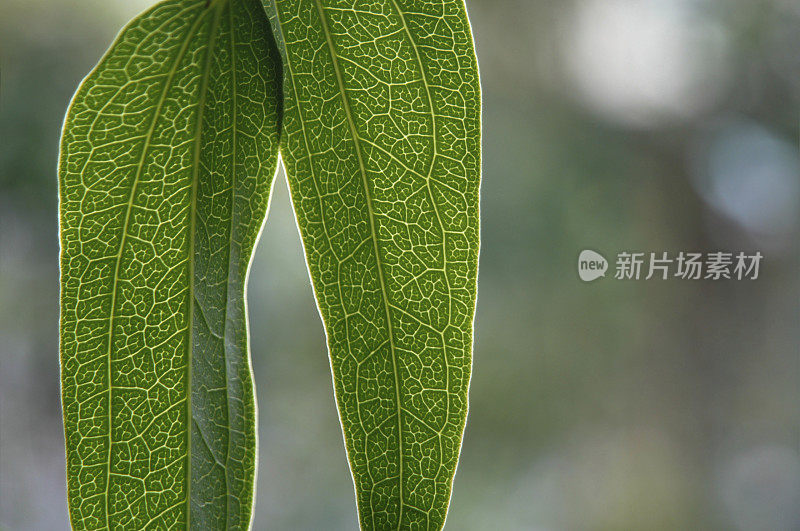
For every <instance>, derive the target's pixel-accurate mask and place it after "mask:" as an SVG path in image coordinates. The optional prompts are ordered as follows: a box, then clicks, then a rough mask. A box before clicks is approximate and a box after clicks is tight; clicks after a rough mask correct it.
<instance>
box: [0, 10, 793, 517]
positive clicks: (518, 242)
mask: <svg viewBox="0 0 800 531" xmlns="http://www.w3.org/2000/svg"><path fill="white" fill-rule="evenodd" d="M148 4H149V2H147V1H144V0H136V1H131V0H125V1H123V0H81V1H80V2H66V1H58V0H2V2H0V67H1V68H2V75H1V76H0V528H3V529H9V530H60V529H66V528H67V526H68V524H67V512H66V501H65V488H64V469H63V467H64V454H63V451H64V449H63V438H62V432H61V429H62V426H61V417H60V404H59V388H58V351H57V337H58V335H57V334H58V330H57V322H58V321H57V319H58V299H57V296H58V261H57V258H58V240H57V217H56V208H57V198H56V172H55V168H56V158H57V148H58V137H59V129H60V125H61V120H62V117H63V114H64V111H65V109H66V106H67V103H68V101H69V99H70V96H71V94H72V92H73V90H74V89H75V87H76V86H77V84H78V82H79V81H80V79H81V78H82V77H83V75H85V74H86V72H88V70H89V69H90V68H91V67H92V65H93V64H94V62H95V61H96V60H97V59H98V57H99V56H100V54H101V53H102V52H103V50H104V49H105V48H106V47H107V46H108V44H109V43H110V42H111V39H112V38H113V37H114V35H115V33H116V31H117V30H118V29H119V28H120V27H121V26H122V24H124V23H125V21H126V20H128V19H129V18H130V17H131V16H133V15H134V14H135V13H136V12H138V11H140V10H141V9H143V8H145V7H146V6H147V5H148ZM468 5H469V8H470V14H471V16H472V20H473V25H474V32H475V38H476V42H477V48H478V55H479V60H480V65H481V70H482V79H483V88H484V104H485V115H484V128H485V130H484V145H485V153H484V155H485V171H484V177H483V178H484V180H483V204H482V215H483V248H482V256H481V269H480V294H479V302H478V310H477V330H476V338H477V342H476V345H475V355H474V375H473V380H472V388H471V409H470V416H469V421H468V425H467V430H466V435H465V439H464V446H463V453H462V459H461V464H460V467H459V470H458V474H457V476H456V483H455V490H454V496H453V501H452V506H451V511H450V516H449V520H448V523H449V528H450V529H455V530H473V529H474V530H483V529H504V530H506V529H508V530H513V529H570V530H573V529H587V530H594V529H597V530H602V529H608V530H616V529H642V530H647V529H740V530H758V529H765V530H766V529H769V530H784V529H786V530H788V529H798V528H800V514H799V511H800V454H798V448H800V406H799V405H800V386H798V377H800V363H799V361H800V356H798V345H800V337H799V336H798V326H797V325H798V322H800V321H799V320H798V317H800V316H799V315H798V301H799V300H800V297H799V296H800V289H799V286H798V267H799V266H800V264H799V263H798V257H799V255H800V253H798V241H800V240H799V239H798V236H800V231H799V230H798V219H799V218H800V204H799V203H800V159H799V158H798V150H797V143H798V139H797V124H798V103H800V101H798V94H800V75H798V74H799V73H800V59H798V58H800V55H799V54H798V50H800V7H798V3H797V2H795V1H793V0H716V1H715V0H672V1H669V2H665V1H663V0H580V1H578V0H562V1H558V2H555V1H545V0H538V1H532V0H468ZM584 248H590V249H595V250H598V251H600V252H602V253H604V254H605V255H606V257H608V258H609V259H611V260H613V257H614V256H615V255H616V254H617V253H618V252H620V251H625V250H639V251H657V252H661V251H669V252H671V253H676V252H678V251H691V250H699V251H704V252H709V251H715V250H729V251H734V252H737V251H748V252H751V251H755V250H760V251H761V252H762V254H763V255H764V257H765V258H764V262H763V264H762V268H761V274H760V278H759V279H758V280H757V281H754V282H753V281H741V282H737V281H717V282H712V281H687V280H676V279H672V280H667V281H656V280H651V281H644V280H640V281H627V282H623V281H618V280H614V279H613V278H604V279H599V280H597V281H595V282H593V283H591V284H585V283H582V282H581V281H580V280H579V279H578V277H577V272H576V261H577V256H578V253H579V252H580V251H581V250H582V249H584ZM249 300H250V303H249V305H250V323H251V331H252V352H253V365H254V367H255V373H256V383H257V390H258V399H259V434H260V450H259V452H260V453H259V455H260V457H259V459H260V461H259V473H258V490H257V504H256V517H255V528H256V529H278V530H283V529H290V530H295V529H297V530H304V529H308V530H316V529H331V530H335V529H354V528H355V526H356V517H355V506H354V497H353V492H352V482H351V479H350V476H349V471H348V468H347V463H346V460H345V454H344V448H343V445H342V438H341V432H340V428H339V425H338V418H337V415H336V409H335V405H334V400H333V392H332V388H331V381H330V370H329V366H328V361H327V355H326V352H325V341H324V336H323V330H322V326H321V324H320V321H319V317H318V315H317V311H316V308H315V305H314V299H313V296H312V293H311V288H310V286H309V282H308V277H307V273H306V269H305V265H304V261H303V255H302V249H301V246H300V240H299V237H298V234H297V230H296V228H295V224H294V220H293V219H292V213H291V209H290V206H289V200H288V195H287V192H286V185H285V182H284V181H283V177H282V175H281V176H280V178H279V180H278V181H277V183H276V186H275V191H274V196H273V199H272V209H271V212H270V218H269V220H268V224H267V228H266V230H265V231H264V234H263V237H262V238H261V243H260V246H259V248H258V251H257V255H256V258H255V261H254V264H253V269H252V272H251V280H250V299H249Z"/></svg>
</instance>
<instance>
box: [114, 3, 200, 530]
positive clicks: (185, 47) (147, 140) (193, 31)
mask: <svg viewBox="0 0 800 531" xmlns="http://www.w3.org/2000/svg"><path fill="white" fill-rule="evenodd" d="M198 5H199V4H198ZM204 14H205V11H202V12H201V13H200V14H199V15H198V17H197V19H196V20H195V21H194V23H193V24H192V26H191V28H190V29H189V31H188V33H187V36H186V39H185V40H184V41H183V43H182V44H181V47H180V48H179V49H178V53H177V54H176V55H175V60H174V62H173V63H172V67H171V68H170V71H169V73H168V75H167V78H166V79H165V80H164V87H163V89H162V91H161V95H160V96H159V99H158V103H157V105H156V110H155V112H154V113H153V119H152V121H151V122H150V126H149V129H148V131H147V134H146V136H145V138H144V145H143V146H142V155H141V157H140V159H139V164H138V165H137V168H136V174H135V175H134V178H133V183H132V186H131V193H130V194H129V196H128V201H127V207H126V210H125V218H124V220H123V222H122V227H123V230H122V237H121V238H120V245H119V250H118V251H117V255H116V257H115V260H116V263H115V265H114V279H113V281H112V284H111V286H112V288H111V315H110V317H109V324H108V336H109V337H108V351H107V352H106V357H107V358H108V363H107V371H106V377H107V378H108V460H107V463H106V489H105V515H106V527H107V528H110V520H111V510H110V509H111V506H110V496H109V495H110V491H111V456H112V445H113V395H112V393H113V389H114V386H113V380H112V371H111V352H112V350H113V346H114V320H115V317H116V314H115V312H116V299H117V287H118V284H119V272H120V265H121V263H122V253H123V250H124V249H125V244H126V243H127V236H128V228H129V224H130V218H131V210H133V198H134V197H135V196H136V192H137V189H138V186H139V181H140V179H141V176H142V171H143V169H144V161H145V158H146V157H147V153H148V151H149V149H150V147H151V142H152V139H153V133H154V132H155V129H156V123H157V122H158V119H159V117H160V116H161V111H162V109H163V106H164V103H165V102H166V100H167V94H168V93H169V90H170V88H171V87H172V81H173V80H174V77H175V74H176V73H177V71H178V65H180V63H181V62H182V61H183V59H184V57H186V51H187V50H188V48H189V43H190V42H191V41H192V38H194V36H195V34H196V32H197V28H198V27H199V25H200V22H201V20H202V19H203V16H204ZM187 402H188V398H187Z"/></svg>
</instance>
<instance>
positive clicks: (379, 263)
mask: <svg viewBox="0 0 800 531" xmlns="http://www.w3.org/2000/svg"><path fill="white" fill-rule="evenodd" d="M314 4H315V5H316V7H317V11H318V12H319V17H320V22H321V26H322V31H323V33H324V34H325V41H326V43H327V45H328V49H329V51H330V54H331V61H332V63H333V69H334V72H335V73H336V82H337V84H338V86H339V93H340V95H341V97H342V105H343V106H344V111H345V115H346V117H347V123H348V126H349V129H350V134H351V136H352V138H353V144H354V146H355V150H356V156H357V158H358V166H359V170H360V173H361V178H362V182H363V185H364V195H365V197H366V203H367V212H368V214H369V226H370V232H371V233H372V242H373V249H374V252H375V264H376V267H377V269H378V279H379V280H380V287H381V299H382V301H383V308H384V311H385V315H386V326H387V328H388V331H389V347H390V350H391V355H392V370H393V373H394V374H393V376H394V390H395V399H396V400H397V442H398V445H397V454H398V491H399V494H400V504H399V505H400V512H399V514H398V516H397V529H400V525H401V522H402V520H403V506H404V505H405V502H404V500H403V429H402V426H403V425H402V410H403V408H402V405H401V403H400V381H399V374H398V371H397V353H396V348H395V345H394V330H393V327H392V318H391V312H390V309H389V308H390V304H389V297H388V293H387V291H386V281H385V279H384V272H383V262H382V260H381V255H380V251H379V249H378V232H377V230H376V229H375V212H374V210H373V207H372V193H371V191H370V188H369V181H368V180H367V174H366V169H365V166H364V160H363V155H362V149H361V142H360V138H359V135H358V132H357V130H356V126H355V122H354V121H353V116H352V110H351V108H350V102H349V100H348V97H347V93H346V91H345V87H344V79H343V78H342V74H341V71H340V68H339V60H338V55H337V53H336V48H335V47H334V44H333V39H332V36H331V32H330V28H329V27H328V19H327V16H326V15H325V10H324V9H323V7H322V4H321V3H320V0H314ZM362 429H363V426H362ZM373 517H374V512H373Z"/></svg>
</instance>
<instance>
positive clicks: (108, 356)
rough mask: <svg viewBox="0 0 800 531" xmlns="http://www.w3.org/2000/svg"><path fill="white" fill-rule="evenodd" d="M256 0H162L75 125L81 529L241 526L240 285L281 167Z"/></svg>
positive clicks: (71, 311) (71, 365) (65, 275)
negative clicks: (278, 165)
mask: <svg viewBox="0 0 800 531" xmlns="http://www.w3.org/2000/svg"><path fill="white" fill-rule="evenodd" d="M280 105H281V102H280V58H279V56H278V55H277V50H275V47H274V42H273V40H272V37H271V31H270V28H269V22H268V20H267V18H266V15H265V14H264V11H263V8H262V6H261V5H260V3H259V2H258V0H214V1H211V2H207V0H167V1H164V2H161V3H159V4H158V5H157V6H155V7H154V8H152V9H151V10H149V11H147V12H146V13H144V14H143V15H141V16H139V17H138V18H136V19H135V20H134V21H133V22H131V23H130V24H129V25H128V26H127V27H126V28H125V29H124V30H123V31H122V32H121V33H120V35H119V37H118V38H117V40H116V41H115V43H114V44H113V45H112V47H111V49H110V50H109V51H108V52H107V54H106V55H105V57H104V58H103V59H102V60H101V61H100V63H99V65H98V66H97V67H96V68H95V70H94V71H93V72H92V73H91V74H90V75H89V76H88V77H87V78H86V79H85V80H84V82H83V83H82V85H81V86H80V88H79V89H78V92H77V93H76V95H75V97H74V99H73V102H72V104H71V106H70V109H69V112H68V114H67V117H66V120H65V123H64V131H63V138H62V146H61V148H62V152H61V159H60V167H59V180H60V201H61V202H60V221H61V290H62V291H61V379H62V399H63V409H64V429H65V434H66V442H67V476H68V494H69V507H70V514H71V520H72V524H73V526H74V528H76V529H101V528H114V529H123V528H124V529H156V528H157V529H175V528H188V527H190V526H191V528H193V529H221V528H226V527H227V528H231V529H243V528H247V526H248V525H249V523H250V518H251V516H250V513H251V508H252V501H253V478H254V472H255V465H256V453H255V452H256V432H255V401H254V396H253V383H252V379H251V373H250V360H249V350H248V346H247V317H246V306H245V285H246V282H247V280H246V279H247V273H248V270H249V262H250V258H251V254H252V250H253V246H254V245H255V242H256V240H257V238H258V234H259V230H260V227H261V225H262V222H263V219H264V217H265V214H266V210H267V202H268V199H269V193H270V186H271V182H272V179H273V177H274V172H275V168H276V164H277V147H278V129H279V125H278V124H279V117H280Z"/></svg>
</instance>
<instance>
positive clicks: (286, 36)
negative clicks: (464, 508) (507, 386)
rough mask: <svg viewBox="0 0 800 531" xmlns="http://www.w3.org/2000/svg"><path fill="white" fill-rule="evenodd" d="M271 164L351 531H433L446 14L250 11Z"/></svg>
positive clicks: (376, 6) (461, 123)
mask: <svg viewBox="0 0 800 531" xmlns="http://www.w3.org/2000/svg"><path fill="white" fill-rule="evenodd" d="M266 5H267V7H268V11H270V18H271V22H272V23H273V29H274V30H275V35H276V39H277V42H278V47H279V48H280V49H281V52H282V55H283V60H284V98H285V114H284V125H283V137H282V139H281V150H282V158H283V160H284V162H285V165H286V170H287V175H288V180H289V185H290V188H291V194H292V200H293V202H294V208H295V212H296V215H297V219H298V224H299V227H300V230H301V233H302V237H303V242H304V245H305V250H306V257H307V261H308V266H309V271H310V275H311V278H312V281H313V284H314V289H315V292H316V296H317V301H318V305H319V309H320V313H321V315H322V318H323V320H324V323H325V327H326V331H327V337H328V346H329V354H330V359H331V365H332V370H333V381H334V388H335V392H336V398H337V401H338V406H339V413H340V416H341V421H342V426H343V430H344V438H345V445H346V448H347V452H348V457H349V460H350V465H351V470H352V473H353V479H354V482H355V487H356V497H357V501H358V508H359V516H360V521H361V526H362V527H363V528H365V529H438V528H440V527H442V526H443V525H444V520H445V516H446V512H447V508H448V504H449V500H450V493H451V488H452V480H453V475H454V474H455V470H456V464H457V461H458V455H459V451H460V446H461V437H462V433H463V429H464V423H465V421H466V416H467V388H468V384H469V378H470V368H471V357H472V352H471V350H472V320H473V314H474V305H475V299H476V276H477V266H478V243H479V242H478V240H479V220H478V191H479V180H480V87H479V81H478V70H477V63H476V59H475V55H474V51H473V44H472V37H471V33H470V27H469V22H468V20H467V15H466V10H465V7H464V3H463V0H431V1H419V0H274V1H272V0H271V1H269V2H266Z"/></svg>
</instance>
